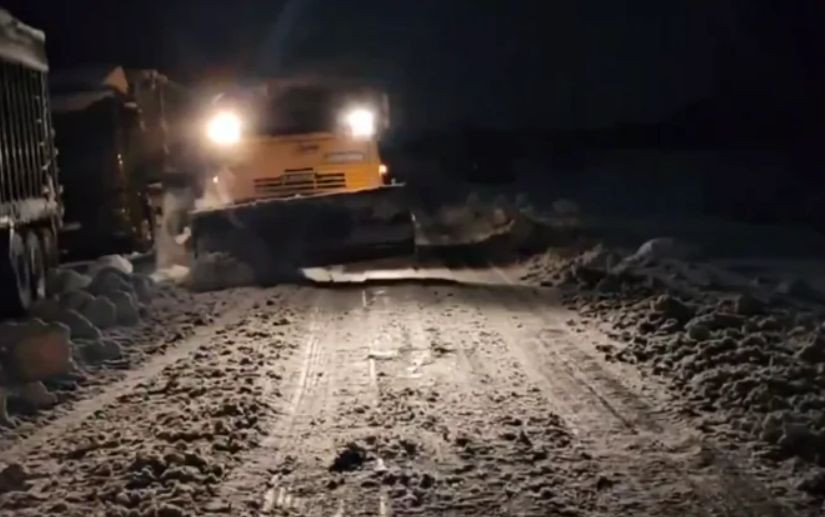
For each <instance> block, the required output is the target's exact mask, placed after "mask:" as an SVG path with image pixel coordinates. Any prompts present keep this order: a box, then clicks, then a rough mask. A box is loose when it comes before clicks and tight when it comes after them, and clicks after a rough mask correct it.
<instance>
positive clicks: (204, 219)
mask: <svg viewBox="0 0 825 517" xmlns="http://www.w3.org/2000/svg"><path fill="white" fill-rule="evenodd" d="M191 227H192V238H193V244H194V248H195V254H196V255H201V254H206V253H215V252H223V253H228V254H230V255H232V256H234V257H235V258H237V259H239V260H241V261H243V262H246V263H247V264H249V265H250V266H252V268H253V270H254V271H255V272H256V274H257V275H258V276H259V279H260V280H262V281H266V280H270V279H272V278H277V277H282V276H284V275H290V274H294V273H295V272H296V271H297V270H299V269H301V268H306V267H317V266H325V265H331V264H341V263H346V262H353V261H359V260H368V259H376V258H384V257H390V256H397V255H407V254H412V253H413V252H414V248H415V229H414V224H413V218H412V214H411V212H410V210H409V208H408V206H407V202H406V199H405V198H404V190H403V186H387V187H382V188H378V189H371V190H363V191H358V192H346V193H340V194H330V195H324V196H316V197H303V198H292V199H273V200H266V201H256V202H252V203H247V204H238V205H232V206H229V207H225V208H219V209H210V210H199V211H195V212H193V213H192V217H191Z"/></svg>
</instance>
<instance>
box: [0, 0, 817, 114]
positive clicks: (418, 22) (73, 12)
mask: <svg viewBox="0 0 825 517" xmlns="http://www.w3.org/2000/svg"><path fill="white" fill-rule="evenodd" d="M443 4H444V2H435V1H430V0H425V1H421V2H403V3H399V2H395V3H388V2H378V1H375V0H359V1H356V2H351V3H349V4H348V5H347V7H346V9H342V8H341V7H340V6H337V5H336V4H335V3H333V2H325V1H323V0H298V1H296V0H292V1H278V2H267V3H260V2H245V1H240V2H234V3H232V4H228V3H226V2H222V1H216V0H200V1H193V0H178V1H173V2H167V3H166V4H165V5H164V6H162V7H159V6H157V5H155V4H147V3H145V2H138V1H129V0H127V1H121V2H102V1H96V0H56V1H45V0H11V1H6V2H3V5H4V6H5V7H6V8H8V9H9V10H10V11H12V13H13V14H15V16H17V17H19V18H21V19H23V20H24V21H25V22H27V23H29V24H31V25H34V26H36V27H38V28H41V29H43V30H44V31H46V33H47V38H48V51H49V56H50V59H51V62H52V64H53V67H54V68H55V69H64V68H71V67H76V66H81V65H84V64H90V63H94V64H99V63H108V64H122V65H125V66H128V67H141V68H158V69H160V70H161V71H163V72H164V73H166V74H167V75H169V76H170V77H172V78H174V79H177V80H180V81H183V82H189V83H191V82H202V81H204V80H211V79H226V78H232V77H237V76H249V75H251V74H258V75H270V74H274V73H287V74H288V73H295V72H313V73H331V74H341V73H347V74H356V75H360V76H364V77H366V78H368V79H372V80H374V81H377V82H380V83H382V84H386V85H387V86H388V88H389V89H390V90H391V91H392V92H393V94H394V96H395V97H397V98H398V99H401V101H402V104H403V105H404V111H405V112H409V113H407V114H406V117H405V118H407V119H408V122H409V124H410V125H411V126H416V127H421V128H428V129H438V128H450V127H461V126H480V127H499V128H549V129H592V128H605V127H616V126H624V125H628V124H639V123H642V124H651V123H659V122H661V121H663V120H668V119H670V118H672V117H677V116H680V115H679V114H680V113H681V114H684V112H690V110H692V109H693V110H695V109H696V108H695V107H696V106H697V105H700V111H701V110H705V111H708V110H711V111H712V110H715V109H717V107H718V106H719V105H721V107H722V108H728V107H729V105H730V104H731V103H733V104H735V106H734V107H733V108H731V111H732V113H733V114H727V115H726V114H722V115H721V116H722V117H723V118H724V117H725V116H728V117H730V116H738V115H736V114H737V113H738V114H741V113H751V114H753V113H756V115H755V116H754V118H756V119H759V118H760V114H761V113H764V114H765V115H764V117H763V118H765V119H766V120H768V121H776V120H786V121H790V122H788V123H790V124H793V123H797V124H800V123H801V124H803V125H806V126H812V125H815V124H817V123H818V120H819V118H820V117H819V116H818V115H819V113H821V112H822V109H821V107H822V104H821V102H820V101H819V92H820V91H822V89H823V87H825V72H823V71H822V70H821V69H820V67H819V66H815V65H816V63H817V61H818V59H819V57H818V56H819V49H821V48H823V47H825V46H824V45H823V44H822V43H823V38H825V36H823V35H822V34H821V32H820V31H819V30H818V27H819V26H820V25H821V24H820V22H821V21H825V7H823V5H822V4H819V3H815V2H811V1H806V2H797V3H796V4H795V5H792V6H790V5H785V4H781V3H779V2H775V1H772V0H760V1H758V2H743V1H740V0H727V1H724V2H717V3H715V4H714V5H713V6H706V5H703V6H695V5H691V4H692V3H691V2H689V1H687V0H680V1H676V2H670V3H668V4H667V5H662V4H661V3H656V2H652V1H644V2H637V3H636V5H635V6H634V7H633V8H627V7H624V6H618V5H615V4H614V3H611V2H604V1H601V0H587V1H585V2H575V3H574V2H565V3H557V4H554V5H553V6H548V5H545V4H544V3H542V2H533V1H524V2H518V3H514V4H507V5H500V4H499V3H497V2H469V1H464V0H461V1H454V2H450V3H449V4H446V5H443ZM79 31H82V32H79ZM800 121H801V122H800ZM766 123H767V122H766ZM784 123H785V122H783V124H784Z"/></svg>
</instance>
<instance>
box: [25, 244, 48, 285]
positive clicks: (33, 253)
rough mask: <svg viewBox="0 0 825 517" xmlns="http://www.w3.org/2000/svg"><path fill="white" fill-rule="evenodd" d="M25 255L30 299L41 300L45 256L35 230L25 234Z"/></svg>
mask: <svg viewBox="0 0 825 517" xmlns="http://www.w3.org/2000/svg"><path fill="white" fill-rule="evenodd" d="M26 256H27V257H28V260H29V281H30V282H31V295H32V300H43V299H45V298H46V256H45V253H44V247H43V244H42V242H41V240H40V237H39V236H38V235H37V232H35V231H31V232H28V234H27V235H26Z"/></svg>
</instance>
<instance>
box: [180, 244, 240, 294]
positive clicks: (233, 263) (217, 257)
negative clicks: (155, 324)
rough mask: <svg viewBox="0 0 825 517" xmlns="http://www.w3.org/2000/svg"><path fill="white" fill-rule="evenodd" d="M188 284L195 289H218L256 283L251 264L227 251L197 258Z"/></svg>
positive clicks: (200, 290) (201, 290) (199, 290)
mask: <svg viewBox="0 0 825 517" xmlns="http://www.w3.org/2000/svg"><path fill="white" fill-rule="evenodd" d="M186 284H187V285H188V287H189V288H190V289H192V290H193V291H198V292H203V291H218V290H221V289H228V288H231V287H243V286H249V285H254V284H255V273H254V271H253V270H252V268H251V267H249V265H247V264H245V263H243V262H241V261H239V260H237V259H236V258H234V257H233V256H231V255H229V254H226V253H207V254H204V255H201V256H199V257H198V258H197V260H195V262H194V264H193V265H192V269H191V270H190V272H189V277H188V278H187V280H186Z"/></svg>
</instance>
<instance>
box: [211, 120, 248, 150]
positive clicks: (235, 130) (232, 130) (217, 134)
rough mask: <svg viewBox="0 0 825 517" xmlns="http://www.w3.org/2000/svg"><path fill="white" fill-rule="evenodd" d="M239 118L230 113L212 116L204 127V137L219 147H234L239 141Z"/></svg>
mask: <svg viewBox="0 0 825 517" xmlns="http://www.w3.org/2000/svg"><path fill="white" fill-rule="evenodd" d="M241 125H242V124H241V118H240V117H239V116H238V115H236V114H235V113H232V112H230V111H224V112H221V113H218V114H217V115H215V116H213V117H212V118H211V119H210V120H209V122H208V123H207V125H206V136H207V137H208V138H209V140H210V141H211V142H212V143H214V144H217V145H220V146H230V145H235V144H237V143H238V142H240V141H241Z"/></svg>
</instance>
